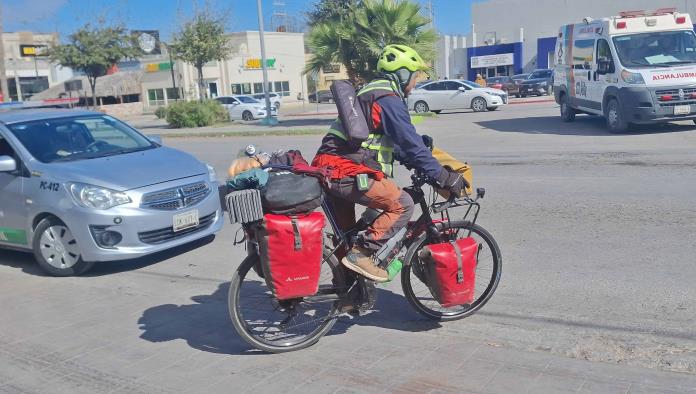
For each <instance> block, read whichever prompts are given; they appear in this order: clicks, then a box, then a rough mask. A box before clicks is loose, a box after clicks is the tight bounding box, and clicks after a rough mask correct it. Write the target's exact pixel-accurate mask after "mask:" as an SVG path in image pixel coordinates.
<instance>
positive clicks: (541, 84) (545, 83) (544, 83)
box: [539, 81, 548, 86]
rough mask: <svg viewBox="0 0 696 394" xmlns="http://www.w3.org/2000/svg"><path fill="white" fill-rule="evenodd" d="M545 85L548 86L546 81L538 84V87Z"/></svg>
mask: <svg viewBox="0 0 696 394" xmlns="http://www.w3.org/2000/svg"><path fill="white" fill-rule="evenodd" d="M546 85H548V83H547V82H546V81H544V82H542V83H540V84H539V86H546Z"/></svg>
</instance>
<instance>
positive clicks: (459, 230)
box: [401, 221, 503, 321]
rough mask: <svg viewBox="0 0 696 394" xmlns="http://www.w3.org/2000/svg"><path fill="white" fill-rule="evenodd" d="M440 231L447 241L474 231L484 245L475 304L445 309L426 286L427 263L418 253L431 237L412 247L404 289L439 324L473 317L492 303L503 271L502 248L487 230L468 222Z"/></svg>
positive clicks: (448, 225) (441, 227) (413, 303)
mask: <svg viewBox="0 0 696 394" xmlns="http://www.w3.org/2000/svg"><path fill="white" fill-rule="evenodd" d="M438 231H440V235H441V237H442V239H443V240H444V241H453V240H455V239H459V238H463V237H466V236H467V235H468V234H469V232H470V231H471V235H470V236H471V237H473V238H474V239H475V240H476V242H477V243H478V244H479V245H481V250H480V251H479V254H478V259H477V262H476V287H475V288H474V301H473V302H472V303H471V304H469V305H457V306H453V307H450V308H445V307H443V306H442V305H440V304H439V303H438V302H437V300H435V298H434V297H433V295H432V293H431V292H430V289H429V288H428V286H427V284H426V283H425V276H424V274H423V272H424V269H425V266H424V265H425V262H424V261H421V260H420V258H419V257H418V252H420V250H421V249H422V248H423V247H424V246H425V245H427V244H428V242H429V239H428V237H427V234H425V233H424V234H422V235H421V236H420V237H419V238H418V239H416V241H415V242H414V243H413V244H412V245H411V247H410V248H409V250H408V252H407V254H406V258H405V259H404V260H405V262H406V263H407V265H406V266H405V267H404V268H403V270H402V271H401V287H402V288H403V290H404V295H405V296H406V299H407V300H408V302H409V303H410V304H411V306H413V307H414V308H415V309H416V310H417V311H418V312H419V313H421V314H422V315H424V316H426V317H428V318H429V319H433V320H439V321H449V320H458V319H463V318H465V317H468V316H471V315H473V314H474V313H476V311H478V310H479V309H481V308H482V307H483V306H484V305H485V304H486V303H487V302H488V300H490V298H491V296H492V295H493V293H494V292H495V289H496V288H497V287H498V282H499V281H500V273H501V270H502V264H503V261H502V256H501V255H500V248H499V247H498V244H497V243H496V242H495V239H493V236H492V235H491V234H490V233H489V232H488V231H486V230H485V229H484V228H483V227H481V226H479V225H477V224H471V223H470V222H464V221H453V222H450V223H442V224H439V225H438Z"/></svg>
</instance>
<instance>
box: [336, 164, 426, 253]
mask: <svg viewBox="0 0 696 394" xmlns="http://www.w3.org/2000/svg"><path fill="white" fill-rule="evenodd" d="M368 185H369V187H368V189H367V190H365V191H362V190H359V189H358V187H357V182H356V180H355V177H348V178H343V179H337V180H333V181H331V182H330V183H329V188H328V191H329V193H328V194H329V198H330V201H331V205H332V206H333V209H334V213H335V214H336V221H337V222H338V223H337V224H338V226H339V227H340V228H341V229H347V228H350V227H351V226H353V225H354V224H355V204H360V205H363V206H366V207H370V208H374V209H379V210H381V211H382V213H381V214H380V215H379V216H378V217H377V219H375V221H374V222H373V223H372V224H371V225H370V226H369V227H368V229H367V231H366V232H365V235H364V236H363V239H362V240H361V243H362V246H363V247H365V248H368V249H370V250H375V251H376V250H377V249H379V248H380V247H381V246H382V245H383V244H384V243H385V242H386V241H387V240H388V239H389V238H391V237H392V236H394V234H396V233H397V232H398V231H399V230H401V229H402V228H404V227H405V226H406V225H407V224H408V220H409V219H410V218H411V215H412V214H413V199H411V196H410V195H409V194H408V193H406V192H405V191H403V190H401V189H400V188H399V186H397V185H396V184H395V183H394V182H392V181H391V180H389V179H386V178H384V179H382V180H380V181H376V180H374V179H370V180H369V183H368Z"/></svg>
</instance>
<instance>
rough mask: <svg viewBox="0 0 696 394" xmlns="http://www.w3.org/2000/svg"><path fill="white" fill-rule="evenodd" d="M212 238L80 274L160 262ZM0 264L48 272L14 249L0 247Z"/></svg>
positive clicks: (107, 272) (104, 264) (34, 272)
mask: <svg viewBox="0 0 696 394" xmlns="http://www.w3.org/2000/svg"><path fill="white" fill-rule="evenodd" d="M213 240H215V235H210V236H207V237H204V238H201V239H199V240H197V241H193V242H190V243H188V244H185V245H181V246H177V247H175V248H172V249H169V250H166V251H163V252H159V253H155V254H152V255H149V256H145V257H141V258H138V259H130V260H122V261H108V262H101V263H97V264H95V265H94V268H92V269H91V270H90V271H88V272H87V273H85V274H84V275H82V276H85V277H94V276H103V275H111V274H116V273H119V272H126V271H133V270H137V269H140V268H144V267H147V266H150V265H153V264H157V263H160V262H162V261H164V260H167V259H170V258H172V257H175V256H179V255H181V254H184V253H188V252H190V251H192V250H195V249H198V248H200V247H203V246H205V245H207V244H209V243H211V242H213ZM0 264H2V265H5V266H8V267H13V268H18V269H21V270H22V272H25V273H27V274H30V275H36V276H48V274H46V273H45V272H44V271H43V270H41V268H39V265H38V264H37V263H36V260H34V255H33V254H32V253H31V252H20V251H14V250H3V249H0Z"/></svg>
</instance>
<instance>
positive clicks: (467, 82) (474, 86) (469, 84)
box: [459, 81, 483, 88]
mask: <svg viewBox="0 0 696 394" xmlns="http://www.w3.org/2000/svg"><path fill="white" fill-rule="evenodd" d="M459 82H461V83H463V84H464V85H467V86H469V87H472V88H482V87H483V86H481V85H479V84H477V83H476V82H471V81H459Z"/></svg>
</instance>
